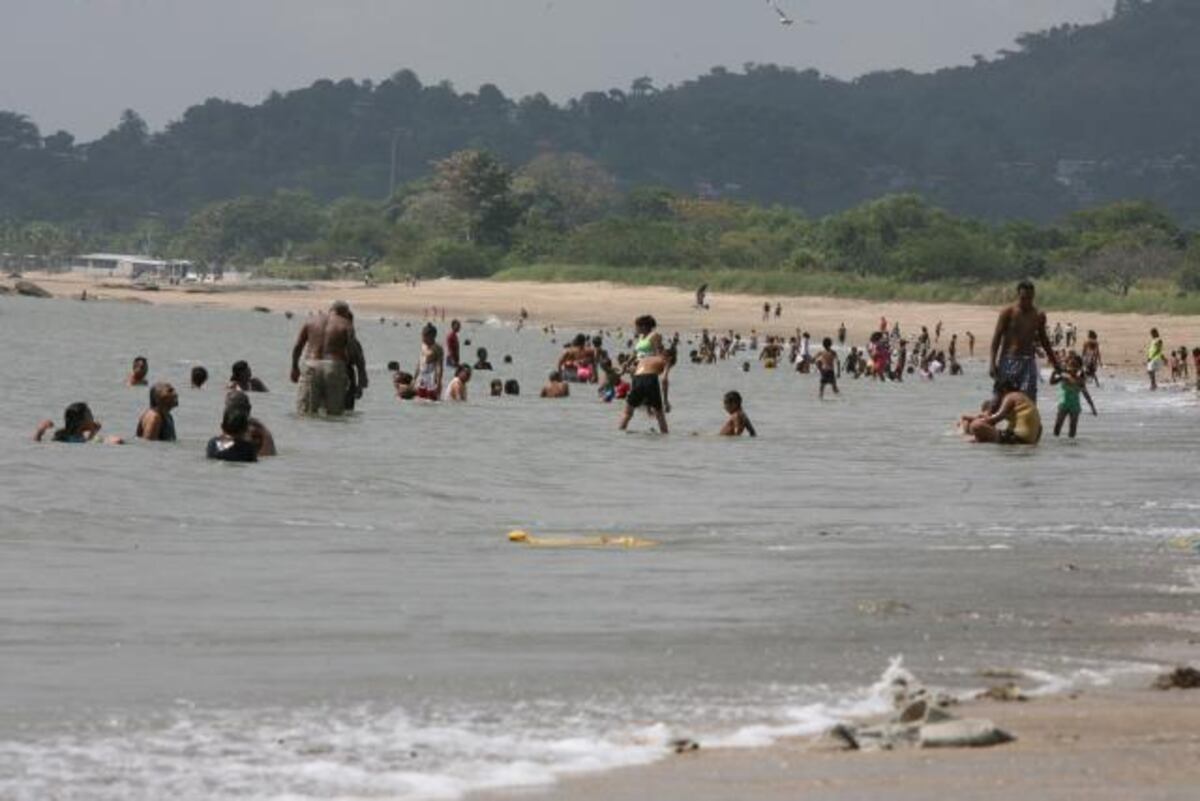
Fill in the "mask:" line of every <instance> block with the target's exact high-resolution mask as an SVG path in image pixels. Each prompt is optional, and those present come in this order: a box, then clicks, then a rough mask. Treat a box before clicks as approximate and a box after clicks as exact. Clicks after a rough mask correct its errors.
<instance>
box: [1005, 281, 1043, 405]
mask: <svg viewBox="0 0 1200 801" xmlns="http://www.w3.org/2000/svg"><path fill="white" fill-rule="evenodd" d="M1033 298H1034V288H1033V283H1032V282H1031V281H1022V282H1021V283H1019V284H1017V302H1016V303H1014V304H1013V305H1012V306H1009V307H1007V308H1005V309H1004V310H1003V311H1001V312H1000V317H999V318H998V319H997V320H996V332H995V334H994V335H993V336H992V350H991V364H990V369H989V374H990V375H991V377H992V378H994V379H996V380H997V381H1011V382H1012V384H1013V385H1014V387H1015V388H1016V389H1017V390H1018V391H1020V392H1022V393H1024V394H1025V395H1026V396H1028V397H1029V398H1030V399H1031V400H1033V402H1034V403H1036V402H1037V390H1038V378H1039V376H1038V363H1037V348H1038V346H1039V345H1041V347H1042V350H1043V351H1045V353H1046V358H1047V359H1049V360H1050V364H1051V365H1053V367H1054V369H1056V370H1058V369H1061V368H1060V366H1059V363H1058V356H1056V355H1055V353H1054V348H1053V346H1052V345H1051V344H1050V337H1049V336H1047V335H1046V315H1045V313H1043V312H1040V311H1038V309H1037V307H1036V306H1034V305H1033Z"/></svg>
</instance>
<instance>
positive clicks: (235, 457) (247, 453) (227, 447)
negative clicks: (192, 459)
mask: <svg viewBox="0 0 1200 801" xmlns="http://www.w3.org/2000/svg"><path fill="white" fill-rule="evenodd" d="M205 453H206V455H207V456H208V458H209V459H220V460H221V461H222V462H257V461H258V453H257V452H256V450H255V448H254V443H253V442H250V441H249V440H244V439H226V438H225V437H213V438H212V439H210V440H209V441H208V448H207V449H206V452H205Z"/></svg>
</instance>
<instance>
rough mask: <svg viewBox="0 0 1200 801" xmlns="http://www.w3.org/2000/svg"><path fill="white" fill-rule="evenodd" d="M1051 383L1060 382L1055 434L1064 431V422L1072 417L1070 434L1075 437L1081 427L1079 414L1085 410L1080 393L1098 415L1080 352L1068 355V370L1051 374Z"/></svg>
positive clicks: (1094, 413) (1094, 414) (1093, 414)
mask: <svg viewBox="0 0 1200 801" xmlns="http://www.w3.org/2000/svg"><path fill="white" fill-rule="evenodd" d="M1050 383H1051V384H1058V416H1057V417H1056V418H1055V420H1054V436H1056V437H1057V436H1058V435H1059V434H1060V433H1062V427H1063V422H1064V421H1065V420H1067V419H1070V421H1071V427H1070V429H1069V431H1068V435H1069V436H1070V437H1071V439H1075V432H1076V430H1077V429H1078V428H1079V415H1080V413H1081V412H1082V411H1083V408H1082V406H1081V405H1080V403H1079V396H1080V395H1082V396H1083V397H1084V398H1085V399H1086V400H1087V402H1088V406H1090V407H1091V409H1092V416H1093V417H1095V416H1096V404H1095V403H1093V402H1092V396H1091V395H1090V394H1089V393H1088V391H1087V377H1086V376H1085V375H1084V373H1083V359H1081V358H1079V355H1078V354H1076V353H1071V354H1070V355H1069V356H1067V369H1066V371H1065V372H1055V373H1054V374H1053V375H1051V376H1050Z"/></svg>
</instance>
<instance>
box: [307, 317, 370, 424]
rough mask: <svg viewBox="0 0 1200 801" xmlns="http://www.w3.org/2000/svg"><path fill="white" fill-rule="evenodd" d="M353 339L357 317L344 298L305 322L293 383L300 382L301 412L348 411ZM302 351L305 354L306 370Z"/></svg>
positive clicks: (331, 415) (308, 413)
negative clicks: (301, 359) (326, 310)
mask: <svg viewBox="0 0 1200 801" xmlns="http://www.w3.org/2000/svg"><path fill="white" fill-rule="evenodd" d="M353 339H354V318H353V316H352V315H351V313H350V306H349V305H348V304H347V303H346V302H345V301H343V300H336V301H334V302H333V304H332V305H331V306H330V307H329V311H328V312H320V313H318V314H316V315H314V316H313V317H311V318H310V319H309V320H308V321H307V322H305V324H304V326H303V327H302V328H301V329H300V334H299V336H297V337H296V344H295V346H293V348H292V376H291V377H292V383H293V384H296V383H298V384H299V385H300V386H299V390H298V392H297V395H296V411H297V412H299V413H300V414H303V415H313V416H315V415H317V414H319V413H320V412H321V411H322V410H324V412H325V414H326V415H328V416H330V417H337V416H340V415H341V414H343V413H344V412H345V409H346V390H347V389H348V387H349V386H350V369H349V361H350V356H349V354H350V348H351V341H352V340H353ZM301 354H304V356H305V362H304V369H303V370H301V367H300V355H301ZM363 386H364V387H365V386H366V385H365V384H364V385H363Z"/></svg>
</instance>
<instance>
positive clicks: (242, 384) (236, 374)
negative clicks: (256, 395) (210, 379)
mask: <svg viewBox="0 0 1200 801" xmlns="http://www.w3.org/2000/svg"><path fill="white" fill-rule="evenodd" d="M226 389H238V390H241V391H242V392H266V391H267V385H266V384H264V383H263V382H262V381H261V380H260V379H257V378H255V377H254V373H253V372H251V370H250V363H249V362H246V361H236V362H234V363H233V367H232V368H230V371H229V384H228V386H226Z"/></svg>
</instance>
